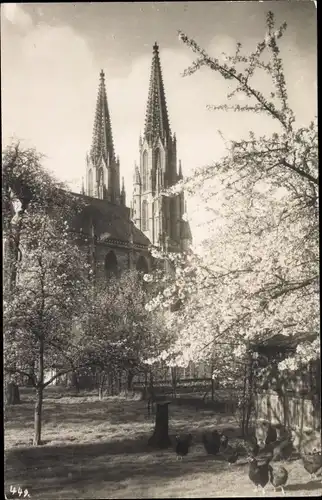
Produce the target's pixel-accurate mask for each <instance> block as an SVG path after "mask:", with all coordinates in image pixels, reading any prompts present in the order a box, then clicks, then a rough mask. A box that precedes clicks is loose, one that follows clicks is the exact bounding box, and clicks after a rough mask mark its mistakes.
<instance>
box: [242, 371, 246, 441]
mask: <svg viewBox="0 0 322 500" xmlns="http://www.w3.org/2000/svg"><path fill="white" fill-rule="evenodd" d="M246 386H247V364H246V365H245V373H244V385H243V395H242V422H241V428H242V436H243V437H245V435H246V430H245V425H246Z"/></svg>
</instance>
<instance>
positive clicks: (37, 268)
mask: <svg viewBox="0 0 322 500" xmlns="http://www.w3.org/2000/svg"><path fill="white" fill-rule="evenodd" d="M3 158H4V173H3V180H4V183H3V184H4V186H3V189H4V206H3V218H4V225H5V231H4V233H5V235H4V236H5V244H6V246H5V250H6V251H5V259H4V260H5V262H4V264H5V268H6V269H7V270H8V274H7V275H5V277H6V278H7V280H6V283H5V285H7V286H5V296H4V370H5V373H6V374H10V376H11V378H13V379H15V380H19V379H21V377H25V378H27V379H28V380H29V381H30V382H31V385H32V386H33V387H34V388H35V390H36V402H35V432H34V444H35V445H38V444H40V442H41V421H42V406H43V393H44V389H45V388H46V387H47V386H48V385H49V384H50V383H51V382H53V381H54V380H55V379H56V378H58V377H59V376H60V375H62V374H63V373H66V372H69V371H71V370H73V369H75V365H77V356H78V354H79V344H78V342H77V339H76V338H75V336H73V335H72V334H71V330H72V319H73V318H75V319H76V318H77V316H79V315H80V314H82V305H83V302H84V301H85V291H86V289H87V286H88V265H87V256H86V255H85V254H84V252H83V251H82V250H81V249H80V248H79V247H78V246H77V245H76V244H75V242H74V241H73V237H72V234H71V232H70V229H69V227H68V223H67V221H66V213H67V210H68V207H69V206H70V205H69V204H70V203H71V202H72V201H71V198H69V196H68V193H66V192H63V191H62V190H61V189H60V187H61V186H60V185H59V183H56V182H55V181H54V179H52V178H51V176H50V175H49V174H47V172H46V171H44V170H43V169H42V166H41V162H40V157H39V155H37V153H36V152H35V151H34V150H23V149H21V148H20V147H19V145H16V146H13V147H10V148H8V149H7V150H6V151H5V152H4V157H3ZM7 264H8V265H7ZM46 371H51V375H50V376H49V379H46Z"/></svg>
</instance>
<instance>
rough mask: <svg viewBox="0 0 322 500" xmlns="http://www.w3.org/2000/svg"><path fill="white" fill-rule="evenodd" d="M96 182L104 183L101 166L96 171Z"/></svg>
mask: <svg viewBox="0 0 322 500" xmlns="http://www.w3.org/2000/svg"><path fill="white" fill-rule="evenodd" d="M98 183H99V184H102V185H103V184H104V172H103V169H102V167H101V168H100V169H99V171H98Z"/></svg>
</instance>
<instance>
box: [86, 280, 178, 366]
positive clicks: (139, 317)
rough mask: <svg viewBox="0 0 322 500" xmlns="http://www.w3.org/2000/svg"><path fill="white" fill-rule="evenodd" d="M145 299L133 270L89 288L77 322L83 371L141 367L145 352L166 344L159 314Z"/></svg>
mask: <svg viewBox="0 0 322 500" xmlns="http://www.w3.org/2000/svg"><path fill="white" fill-rule="evenodd" d="M147 300H148V292H147V290H146V287H144V285H143V283H142V281H141V280H140V278H139V276H138V273H137V272H136V271H126V272H124V273H122V275H121V276H119V277H113V278H110V279H109V281H108V283H105V284H103V283H101V284H98V285H97V287H95V290H94V289H93V290H92V294H91V296H90V297H88V298H87V308H86V311H87V312H86V314H85V315H84V316H83V318H82V323H81V328H82V330H83V332H84V336H83V340H82V341H83V343H84V348H85V350H84V357H83V361H82V362H83V365H84V366H86V367H87V371H88V370H89V371H92V370H93V369H94V371H96V372H104V373H105V372H109V373H111V372H113V371H114V372H115V371H119V370H120V371H122V370H125V371H127V372H135V371H137V370H142V369H144V366H145V363H146V360H147V358H148V357H149V356H151V355H153V354H155V353H158V352H160V350H161V349H164V348H165V347H166V346H168V343H169V332H168V331H167V329H166V328H165V327H164V325H163V324H162V320H161V316H163V315H161V313H159V314H156V315H154V316H152V315H150V314H149V313H148V312H147V310H146V309H145V304H146V302H147Z"/></svg>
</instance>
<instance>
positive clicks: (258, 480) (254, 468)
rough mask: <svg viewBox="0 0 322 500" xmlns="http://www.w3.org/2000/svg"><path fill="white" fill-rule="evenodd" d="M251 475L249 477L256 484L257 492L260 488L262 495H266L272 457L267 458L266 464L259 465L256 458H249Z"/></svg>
mask: <svg viewBox="0 0 322 500" xmlns="http://www.w3.org/2000/svg"><path fill="white" fill-rule="evenodd" d="M248 460H249V473H248V477H249V479H250V480H251V481H252V483H254V484H255V486H256V490H258V487H259V486H260V487H261V488H262V493H263V495H265V486H266V485H267V483H268V481H269V475H268V468H269V462H270V460H271V457H269V458H267V459H266V460H265V462H264V463H262V464H259V463H258V461H257V460H256V458H255V457H253V456H250V457H249V459H248Z"/></svg>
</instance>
